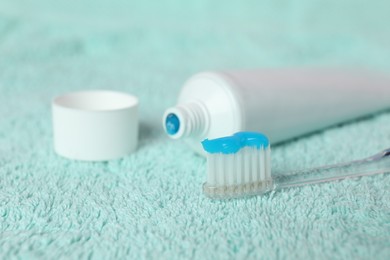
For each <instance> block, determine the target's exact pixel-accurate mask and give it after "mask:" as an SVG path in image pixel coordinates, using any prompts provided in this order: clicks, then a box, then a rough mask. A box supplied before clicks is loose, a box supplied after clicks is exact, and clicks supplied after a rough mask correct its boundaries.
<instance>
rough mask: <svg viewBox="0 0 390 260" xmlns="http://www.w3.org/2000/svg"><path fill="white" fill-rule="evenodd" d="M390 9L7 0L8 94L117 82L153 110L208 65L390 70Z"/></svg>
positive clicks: (314, 3)
mask: <svg viewBox="0 0 390 260" xmlns="http://www.w3.org/2000/svg"><path fill="white" fill-rule="evenodd" d="M389 11H390V2H389V1H386V0H374V1H372V0H371V1H369V0H354V1H353V0H350V1H338V0H330V1H323V0H294V1H290V0H274V1H255V0H252V1H222V0H216V1H208V0H196V1H195V0H194V1H177V0H168V1H128V0H57V1H51V0H2V1H0V90H1V97H0V98H1V99H2V100H0V101H3V102H1V104H5V103H4V102H5V100H4V98H6V97H7V93H11V92H12V93H15V92H19V94H20V95H23V93H29V94H28V95H29V96H30V95H43V96H44V97H50V96H53V95H57V94H59V93H61V92H63V91H71V90H76V89H89V88H105V89H107V88H108V89H117V90H125V91H129V92H131V93H133V94H135V95H138V96H139V97H140V99H141V102H142V111H143V113H144V115H145V117H152V116H153V115H155V116H156V117H160V116H161V113H160V112H161V110H163V109H164V108H166V107H168V106H170V105H172V104H174V102H175V100H176V94H177V92H178V91H179V89H180V88H181V86H182V84H183V82H184V81H185V80H186V79H187V78H188V77H189V76H191V75H192V74H194V73H196V72H199V71H203V70H210V69H241V68H256V67H278V66H296V65H314V66H321V65H326V66H364V67H374V68H376V69H380V70H387V69H388V68H389V67H390V61H389V60H390V47H389V46H390V29H389V27H388V22H389V17H388V14H389ZM167 90H169V91H167ZM35 100H36V99H35ZM29 102H34V99H29ZM0 106H1V105H0ZM5 110H9V108H8V107H1V109H0V111H3V112H4V111H5ZM157 114H158V116H157ZM153 120H154V119H153Z"/></svg>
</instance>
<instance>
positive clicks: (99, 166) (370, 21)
mask: <svg viewBox="0 0 390 260" xmlns="http://www.w3.org/2000/svg"><path fill="white" fill-rule="evenodd" d="M389 8H390V4H389V1H386V0H383V1H379V0H378V1H353V0H346V1H336V0H332V1H320V0H298V1H283V0H276V1H234V2H233V1H221V0H218V1H206V0H193V1H179V0H171V1H150V2H147V1H126V0H116V1H112V0H84V1H79V0H77V1H76V0H59V1H50V0H1V1H0V232H1V233H0V258H1V259H12V258H19V259H36V258H39V259H63V258H71V259H79V258H80V259H90V258H91V259H101V258H102V259H114V258H117V259H126V258H132V259H183V258H195V259H275V258H279V259H285V258H289V259H312V258H314V259H334V258H336V259H338V258H340V259H354V258H358V259H389V258H390V242H389V241H390V192H389V190H390V175H378V176H373V177H364V178H361V179H358V180H345V181H341V182H335V183H328V184H323V185H317V186H307V187H302V188H297V189H291V190H285V191H282V192H277V193H271V194H268V195H266V196H260V197H253V198H248V199H241V200H233V201H211V200H209V199H207V198H205V197H204V196H203V194H202V192H201V185H202V183H203V182H204V180H205V160H204V159H203V158H201V157H199V156H197V155H195V154H194V153H193V152H192V151H191V150H189V149H188V147H187V146H186V145H185V144H183V143H182V142H175V141H172V140H168V138H166V136H165V135H164V133H163V131H162V127H161V116H162V111H163V110H164V109H165V108H167V107H168V106H171V105H173V104H174V103H175V100H176V97H177V94H178V91H179V90H180V88H181V85H182V84H183V82H184V81H185V80H186V79H187V78H188V77H189V76H191V75H192V74H194V73H196V72H198V71H201V70H209V69H220V68H254V67H278V66H296V65H316V66H317V65H330V66H365V67H370V68H374V69H377V70H385V71H386V70H388V69H389V68H390V66H389V65H390V62H389V61H390V48H389V46H390V30H389V28H388V10H389ZM101 88H104V89H112V90H120V91H126V92H129V93H132V94H135V95H137V96H139V98H140V102H141V111H140V115H141V121H142V124H141V136H140V145H139V149H138V151H137V152H136V153H134V154H131V155H128V156H126V157H124V158H123V159H120V160H115V161H110V162H106V163H85V162H76V161H70V160H67V159H64V158H61V157H59V156H57V155H56V154H55V153H54V152H53V148H52V130H51V119H50V118H51V112H50V100H51V98H52V97H53V96H56V95H58V94H61V93H64V92H68V91H73V90H79V89H101ZM388 147H390V113H389V112H387V113H386V112H384V113H381V114H378V115H375V116H372V117H370V118H365V119H362V120H359V121H356V122H353V123H348V124H345V125H343V126H339V127H334V128H331V129H327V130H326V131H323V132H321V133H316V134H313V135H310V136H306V137H304V138H300V139H297V140H293V141H291V142H288V143H285V144H283V145H279V146H275V147H274V148H273V162H272V163H273V169H274V170H275V171H287V170H296V169H301V168H306V167H312V166H319V165H322V164H328V163H336V162H341V161H346V160H351V159H358V158H361V157H365V156H369V155H371V154H373V153H376V152H378V151H380V150H382V149H384V148H388Z"/></svg>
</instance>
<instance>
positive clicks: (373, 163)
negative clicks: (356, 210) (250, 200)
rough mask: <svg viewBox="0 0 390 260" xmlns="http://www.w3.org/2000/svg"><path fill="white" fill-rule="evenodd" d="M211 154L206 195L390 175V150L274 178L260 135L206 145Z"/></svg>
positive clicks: (267, 147)
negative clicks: (360, 158)
mask: <svg viewBox="0 0 390 260" xmlns="http://www.w3.org/2000/svg"><path fill="white" fill-rule="evenodd" d="M202 145H203V148H204V150H205V151H206V152H207V168H208V169H207V181H206V183H204V185H203V192H204V194H205V195H206V196H208V197H210V198H216V199H225V198H237V197H244V196H251V195H259V194H264V193H267V192H270V191H273V190H275V191H276V190H281V189H285V188H292V187H298V186H303V185H307V184H318V183H323V182H329V181H336V180H341V179H345V178H352V177H361V176H369V175H374V174H383V173H390V148H389V149H386V150H384V151H382V152H380V153H378V154H375V155H373V156H370V157H368V158H365V159H362V160H356V161H351V162H347V163H339V164H334V165H329V166H323V167H318V168H312V169H307V170H302V171H296V172H291V173H288V174H286V175H283V176H272V175H271V165H270V163H271V147H270V143H269V141H268V138H267V137H266V136H264V135H263V134H260V133H254V132H239V133H236V134H234V135H233V136H228V137H223V138H218V139H213V140H209V139H206V140H204V141H203V142H202Z"/></svg>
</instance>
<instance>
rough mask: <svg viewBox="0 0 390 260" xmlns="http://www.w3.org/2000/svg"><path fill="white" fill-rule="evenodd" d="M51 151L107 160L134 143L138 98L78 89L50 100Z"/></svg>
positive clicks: (136, 130) (76, 156) (136, 133)
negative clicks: (51, 115)
mask: <svg viewBox="0 0 390 260" xmlns="http://www.w3.org/2000/svg"><path fill="white" fill-rule="evenodd" d="M52 112H53V132H54V150H55V151H56V153H57V154H59V155H61V156H64V157H67V158H69V159H75V160H83V161H107V160H111V159H117V158H120V157H123V156H124V155H126V154H129V153H131V152H133V151H135V149H136V148H137V143H138V99H137V97H135V96H132V95H129V94H126V93H121V92H115V91H106V90H92V91H79V92H73V93H68V94H65V95H62V96H59V97H57V98H55V99H54V100H53V102H52Z"/></svg>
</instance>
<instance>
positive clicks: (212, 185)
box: [202, 132, 273, 199]
mask: <svg viewBox="0 0 390 260" xmlns="http://www.w3.org/2000/svg"><path fill="white" fill-rule="evenodd" d="M202 145H203V149H204V150H205V151H206V152H207V181H206V183H205V184H204V185H203V192H204V193H205V195H206V196H208V197H211V198H220V199H223V198H235V197H243V196H248V195H256V194H262V193H265V192H267V191H270V190H272V188H273V182H272V177H271V147H270V144H269V141H268V138H267V137H266V136H265V135H263V134H260V133H254V132H239V133H236V134H234V135H232V136H228V137H222V138H218V139H213V140H208V139H206V140H204V141H203V142H202Z"/></svg>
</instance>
